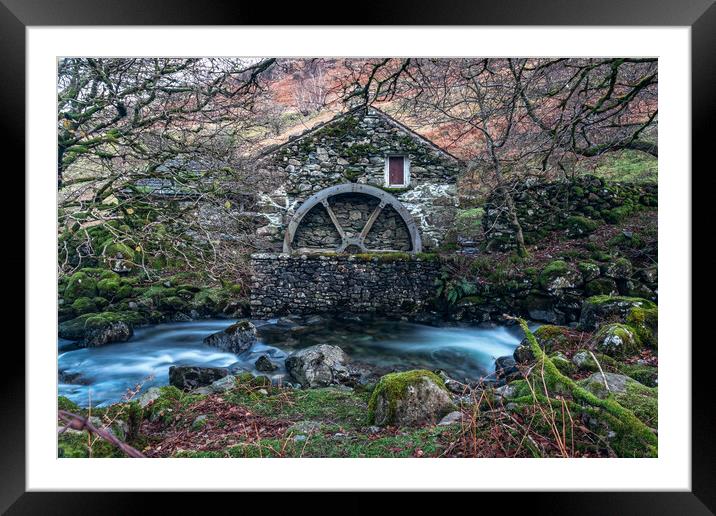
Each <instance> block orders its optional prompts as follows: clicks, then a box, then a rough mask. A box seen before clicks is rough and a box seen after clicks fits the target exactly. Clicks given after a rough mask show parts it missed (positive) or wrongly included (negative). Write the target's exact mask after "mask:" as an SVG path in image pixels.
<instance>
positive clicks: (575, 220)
mask: <svg viewBox="0 0 716 516" xmlns="http://www.w3.org/2000/svg"><path fill="white" fill-rule="evenodd" d="M564 225H565V227H566V229H567V234H568V235H569V236H571V237H575V238H578V237H585V236H587V235H589V234H591V233H594V231H596V229H597V228H598V227H599V223H598V222H597V221H595V220H592V219H590V218H587V217H581V216H578V215H573V216H571V217H567V220H566V221H565V223H564Z"/></svg>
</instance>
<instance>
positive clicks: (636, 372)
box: [617, 363, 659, 387]
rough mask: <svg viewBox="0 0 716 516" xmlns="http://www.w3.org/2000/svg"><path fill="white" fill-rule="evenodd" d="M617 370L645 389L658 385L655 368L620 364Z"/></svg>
mask: <svg viewBox="0 0 716 516" xmlns="http://www.w3.org/2000/svg"><path fill="white" fill-rule="evenodd" d="M617 370H618V371H619V372H620V373H622V374H624V375H626V376H628V377H629V378H633V379H634V380H636V381H637V382H639V383H641V384H644V385H646V386H647V387H656V386H657V384H658V380H659V368H657V367H655V366H650V365H645V364H624V363H620V364H619V365H618V366H617Z"/></svg>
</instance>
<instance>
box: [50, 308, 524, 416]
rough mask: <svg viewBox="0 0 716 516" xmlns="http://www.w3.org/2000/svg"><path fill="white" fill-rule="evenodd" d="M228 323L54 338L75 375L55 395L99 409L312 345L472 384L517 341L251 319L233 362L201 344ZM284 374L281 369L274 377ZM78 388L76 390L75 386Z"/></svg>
mask: <svg viewBox="0 0 716 516" xmlns="http://www.w3.org/2000/svg"><path fill="white" fill-rule="evenodd" d="M232 322H234V321H231V320H208V321H192V322H185V323H169V324H159V325H155V326H150V327H146V328H139V329H137V330H135V333H134V336H133V337H132V339H131V340H130V341H128V342H126V343H117V344H110V345H107V346H103V347H99V348H77V347H76V346H75V345H74V343H72V342H70V341H66V340H62V339H60V341H59V359H58V367H59V370H60V371H61V372H63V373H64V374H65V375H75V374H79V376H80V378H79V379H75V380H73V383H72V384H70V383H60V384H59V394H60V395H62V396H67V397H68V398H70V399H71V400H73V401H75V402H76V403H78V404H80V405H83V406H87V405H88V404H89V403H90V402H91V404H92V405H93V406H101V405H104V404H108V403H113V402H117V401H120V400H121V399H122V398H123V396H124V395H125V394H126V393H127V390H128V389H133V388H135V386H136V385H138V384H141V385H142V391H144V390H146V389H148V388H149V387H151V386H153V385H166V384H167V383H168V370H169V366H171V365H200V366H216V367H227V366H231V365H236V366H238V367H241V368H243V369H247V370H253V371H254V372H256V371H255V370H254V365H253V364H254V362H255V361H256V359H257V358H258V357H259V356H260V355H262V354H269V355H270V357H271V358H272V359H273V360H274V362H276V363H277V364H280V365H281V366H282V365H283V360H284V359H285V357H286V356H287V355H288V354H290V353H291V352H292V351H294V350H295V349H300V348H303V347H307V346H311V345H314V344H333V345H338V346H340V347H341V348H343V350H344V351H345V352H346V353H347V354H348V355H349V356H350V357H351V359H352V360H355V361H358V362H362V363H365V364H368V365H372V366H377V367H380V368H381V369H384V370H391V369H395V370H408V369H415V368H427V369H443V370H445V371H446V372H447V373H448V374H449V375H450V376H451V377H453V378H456V379H460V380H466V379H469V380H476V379H479V378H481V377H484V376H486V375H488V374H490V373H491V372H493V371H494V362H495V359H496V358H497V357H500V356H504V355H510V354H512V352H513V351H514V349H515V348H516V347H517V345H518V344H519V342H520V340H521V338H522V335H521V332H520V331H519V329H518V328H516V327H514V326H513V327H493V328H480V327H452V326H444V327H434V326H426V325H420V324H412V323H405V322H395V321H373V322H360V323H358V322H338V321H327V322H326V323H325V324H321V325H317V326H316V327H311V328H308V329H305V328H304V329H303V331H302V332H301V333H291V332H288V331H284V330H281V331H279V330H278V328H277V327H276V326H275V325H274V324H272V323H273V322H272V321H270V322H268V323H267V322H263V321H255V324H256V325H257V326H258V327H259V342H258V343H256V344H255V345H254V346H253V347H252V348H251V349H250V350H249V351H247V352H245V353H242V354H241V355H239V356H237V355H234V354H232V353H225V352H222V351H219V350H217V349H215V348H212V347H209V346H206V345H204V344H203V343H202V339H203V338H204V337H206V336H208V335H211V334H212V333H215V332H217V331H220V330H223V329H224V328H226V327H227V326H229V325H230V324H232ZM283 374H285V371H284V370H283V368H281V369H279V370H278V371H277V372H276V374H275V375H274V376H276V377H280V376H282V375H283ZM78 382H81V383H82V385H78V384H77V383H78Z"/></svg>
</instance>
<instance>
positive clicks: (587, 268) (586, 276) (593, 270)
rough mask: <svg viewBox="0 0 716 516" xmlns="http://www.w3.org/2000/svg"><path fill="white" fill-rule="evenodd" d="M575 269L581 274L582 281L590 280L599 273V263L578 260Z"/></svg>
mask: <svg viewBox="0 0 716 516" xmlns="http://www.w3.org/2000/svg"><path fill="white" fill-rule="evenodd" d="M577 270H579V272H580V273H581V274H582V281H584V282H588V281H592V280H593V279H596V278H598V277H599V275H600V274H601V271H600V269H599V265H598V264H596V263H594V262H579V263H578V264H577Z"/></svg>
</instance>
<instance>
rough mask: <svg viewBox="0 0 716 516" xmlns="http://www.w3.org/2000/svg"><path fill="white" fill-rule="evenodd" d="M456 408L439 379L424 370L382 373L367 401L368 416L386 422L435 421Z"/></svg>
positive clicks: (377, 421) (382, 422) (417, 422)
mask: <svg viewBox="0 0 716 516" xmlns="http://www.w3.org/2000/svg"><path fill="white" fill-rule="evenodd" d="M454 409H455V405H454V404H453V403H452V401H451V400H450V396H449V394H448V391H447V388H446V387H445V383H444V382H443V381H442V379H441V378H440V377H439V376H438V375H436V374H435V373H432V372H430V371H426V370H413V371H406V372H403V373H391V374H387V375H385V376H383V377H382V378H381V379H380V380H379V381H378V384H377V385H376V387H375V389H374V390H373V394H372V395H371V397H370V401H369V403H368V419H369V421H370V422H371V423H372V424H376V425H380V426H385V425H396V426H415V425H420V424H423V423H426V422H437V421H439V420H440V418H442V417H443V416H444V415H445V414H447V413H449V412H451V411H452V410H454Z"/></svg>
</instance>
